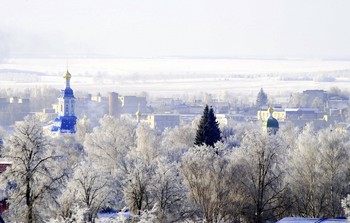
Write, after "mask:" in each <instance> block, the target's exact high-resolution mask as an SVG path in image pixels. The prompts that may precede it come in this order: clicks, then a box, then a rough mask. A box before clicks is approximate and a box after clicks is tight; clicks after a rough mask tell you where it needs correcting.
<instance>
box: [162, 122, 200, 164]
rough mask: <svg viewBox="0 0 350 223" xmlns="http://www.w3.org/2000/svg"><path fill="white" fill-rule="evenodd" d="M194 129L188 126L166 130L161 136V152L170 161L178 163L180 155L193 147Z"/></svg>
mask: <svg viewBox="0 0 350 223" xmlns="http://www.w3.org/2000/svg"><path fill="white" fill-rule="evenodd" d="M194 136H195V129H194V128H192V126H190V125H186V126H176V127H175V128H172V129H166V130H165V131H164V132H163V134H162V139H161V152H162V154H164V155H165V156H167V157H168V158H169V159H170V160H173V161H180V159H181V156H182V154H183V153H184V152H185V151H187V150H188V149H189V148H191V147H193V145H194V144H193V142H194Z"/></svg>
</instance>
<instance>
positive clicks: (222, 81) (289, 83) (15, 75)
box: [0, 58, 350, 96]
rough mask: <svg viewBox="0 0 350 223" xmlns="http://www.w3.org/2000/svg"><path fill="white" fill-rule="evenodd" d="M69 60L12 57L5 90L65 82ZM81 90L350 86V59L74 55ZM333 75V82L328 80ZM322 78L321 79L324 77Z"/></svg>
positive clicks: (278, 91) (5, 67) (2, 69)
mask: <svg viewBox="0 0 350 223" xmlns="http://www.w3.org/2000/svg"><path fill="white" fill-rule="evenodd" d="M66 64H67V59H9V60H7V61H4V62H3V63H1V64H0V78H1V79H0V88H19V89H21V88H25V87H33V86H43V85H45V86H52V87H55V88H61V87H62V86H63V80H62V74H63V72H64V71H65V69H66ZM68 67H69V70H70V72H71V73H72V75H73V78H72V86H73V88H74V89H75V90H81V91H89V92H91V93H97V92H100V93H102V94H104V93H107V92H109V91H116V92H119V93H121V94H124V95H127V94H137V93H140V92H142V91H146V92H148V93H149V94H150V95H162V96H171V95H184V94H189V95H190V94H197V93H199V92H209V93H218V92H221V91H229V92H233V93H236V94H239V95H247V96H251V95H256V93H257V92H258V90H259V89H260V88H264V90H265V91H266V92H267V93H268V94H274V95H277V96H278V95H285V94H288V93H289V92H296V91H302V90H305V89H324V90H328V89H329V88H331V87H339V88H341V89H344V90H347V89H348V88H349V87H348V86H349V82H350V61H321V60H319V61H310V60H309V61H305V60H234V59H184V58H182V59H179V58H167V59H88V58H86V59H84V58H81V59H75V58H70V59H68ZM329 76H332V77H334V79H332V81H328V82H325V81H324V80H323V79H322V78H323V77H329ZM320 79H321V80H320Z"/></svg>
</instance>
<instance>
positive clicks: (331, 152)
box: [287, 126, 349, 217]
mask: <svg viewBox="0 0 350 223" xmlns="http://www.w3.org/2000/svg"><path fill="white" fill-rule="evenodd" d="M296 146H297V147H296V148H295V149H293V150H291V151H290V152H291V154H290V156H289V157H290V159H289V162H288V163H287V164H288V170H289V171H288V172H289V174H288V176H289V177H288V178H287V182H288V184H289V185H290V188H291V192H292V193H291V194H292V195H293V198H294V204H295V205H294V213H295V214H297V215H300V216H306V217H337V216H340V215H341V214H342V208H341V206H340V200H341V199H342V198H343V197H345V196H346V191H347V190H346V188H347V187H348V185H347V183H346V182H347V175H346V173H347V169H348V157H349V154H348V151H349V145H348V143H347V142H346V139H345V138H344V135H342V134H339V133H337V132H335V131H331V129H324V130H321V131H319V132H315V131H314V130H313V129H312V127H311V126H307V127H306V128H304V130H303V132H302V133H301V134H300V136H299V138H298V140H297V145H296Z"/></svg>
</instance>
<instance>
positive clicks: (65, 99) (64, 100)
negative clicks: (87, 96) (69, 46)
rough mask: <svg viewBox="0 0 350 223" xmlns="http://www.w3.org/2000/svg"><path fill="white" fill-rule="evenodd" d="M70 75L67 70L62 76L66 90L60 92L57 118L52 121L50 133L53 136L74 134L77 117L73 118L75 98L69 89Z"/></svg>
mask: <svg viewBox="0 0 350 223" xmlns="http://www.w3.org/2000/svg"><path fill="white" fill-rule="evenodd" d="M71 77H72V75H71V74H70V73H69V72H68V70H67V71H66V72H65V73H64V74H63V78H64V79H65V80H66V88H65V89H64V90H62V91H61V95H60V97H59V98H58V117H57V118H56V119H55V120H54V124H53V126H52V129H51V132H52V133H54V134H61V133H75V132H76V128H75V125H76V122H77V117H76V116H75V112H74V109H75V97H74V94H73V90H72V88H71V87H70V79H71Z"/></svg>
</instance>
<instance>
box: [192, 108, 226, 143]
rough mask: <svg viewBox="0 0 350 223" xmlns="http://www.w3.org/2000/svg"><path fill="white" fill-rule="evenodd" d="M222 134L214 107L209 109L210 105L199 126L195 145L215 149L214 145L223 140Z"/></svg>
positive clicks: (205, 110)
mask: <svg viewBox="0 0 350 223" xmlns="http://www.w3.org/2000/svg"><path fill="white" fill-rule="evenodd" d="M220 134H221V131H220V128H219V123H218V122H217V120H216V116H215V114H214V110H213V108H212V107H210V109H209V107H208V105H206V106H205V107H204V110H203V115H202V117H201V120H200V122H199V125H198V129H197V133H196V138H195V142H194V144H195V145H197V146H200V145H204V144H205V145H207V146H211V147H214V144H215V143H216V142H217V141H219V140H221V135H220Z"/></svg>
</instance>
